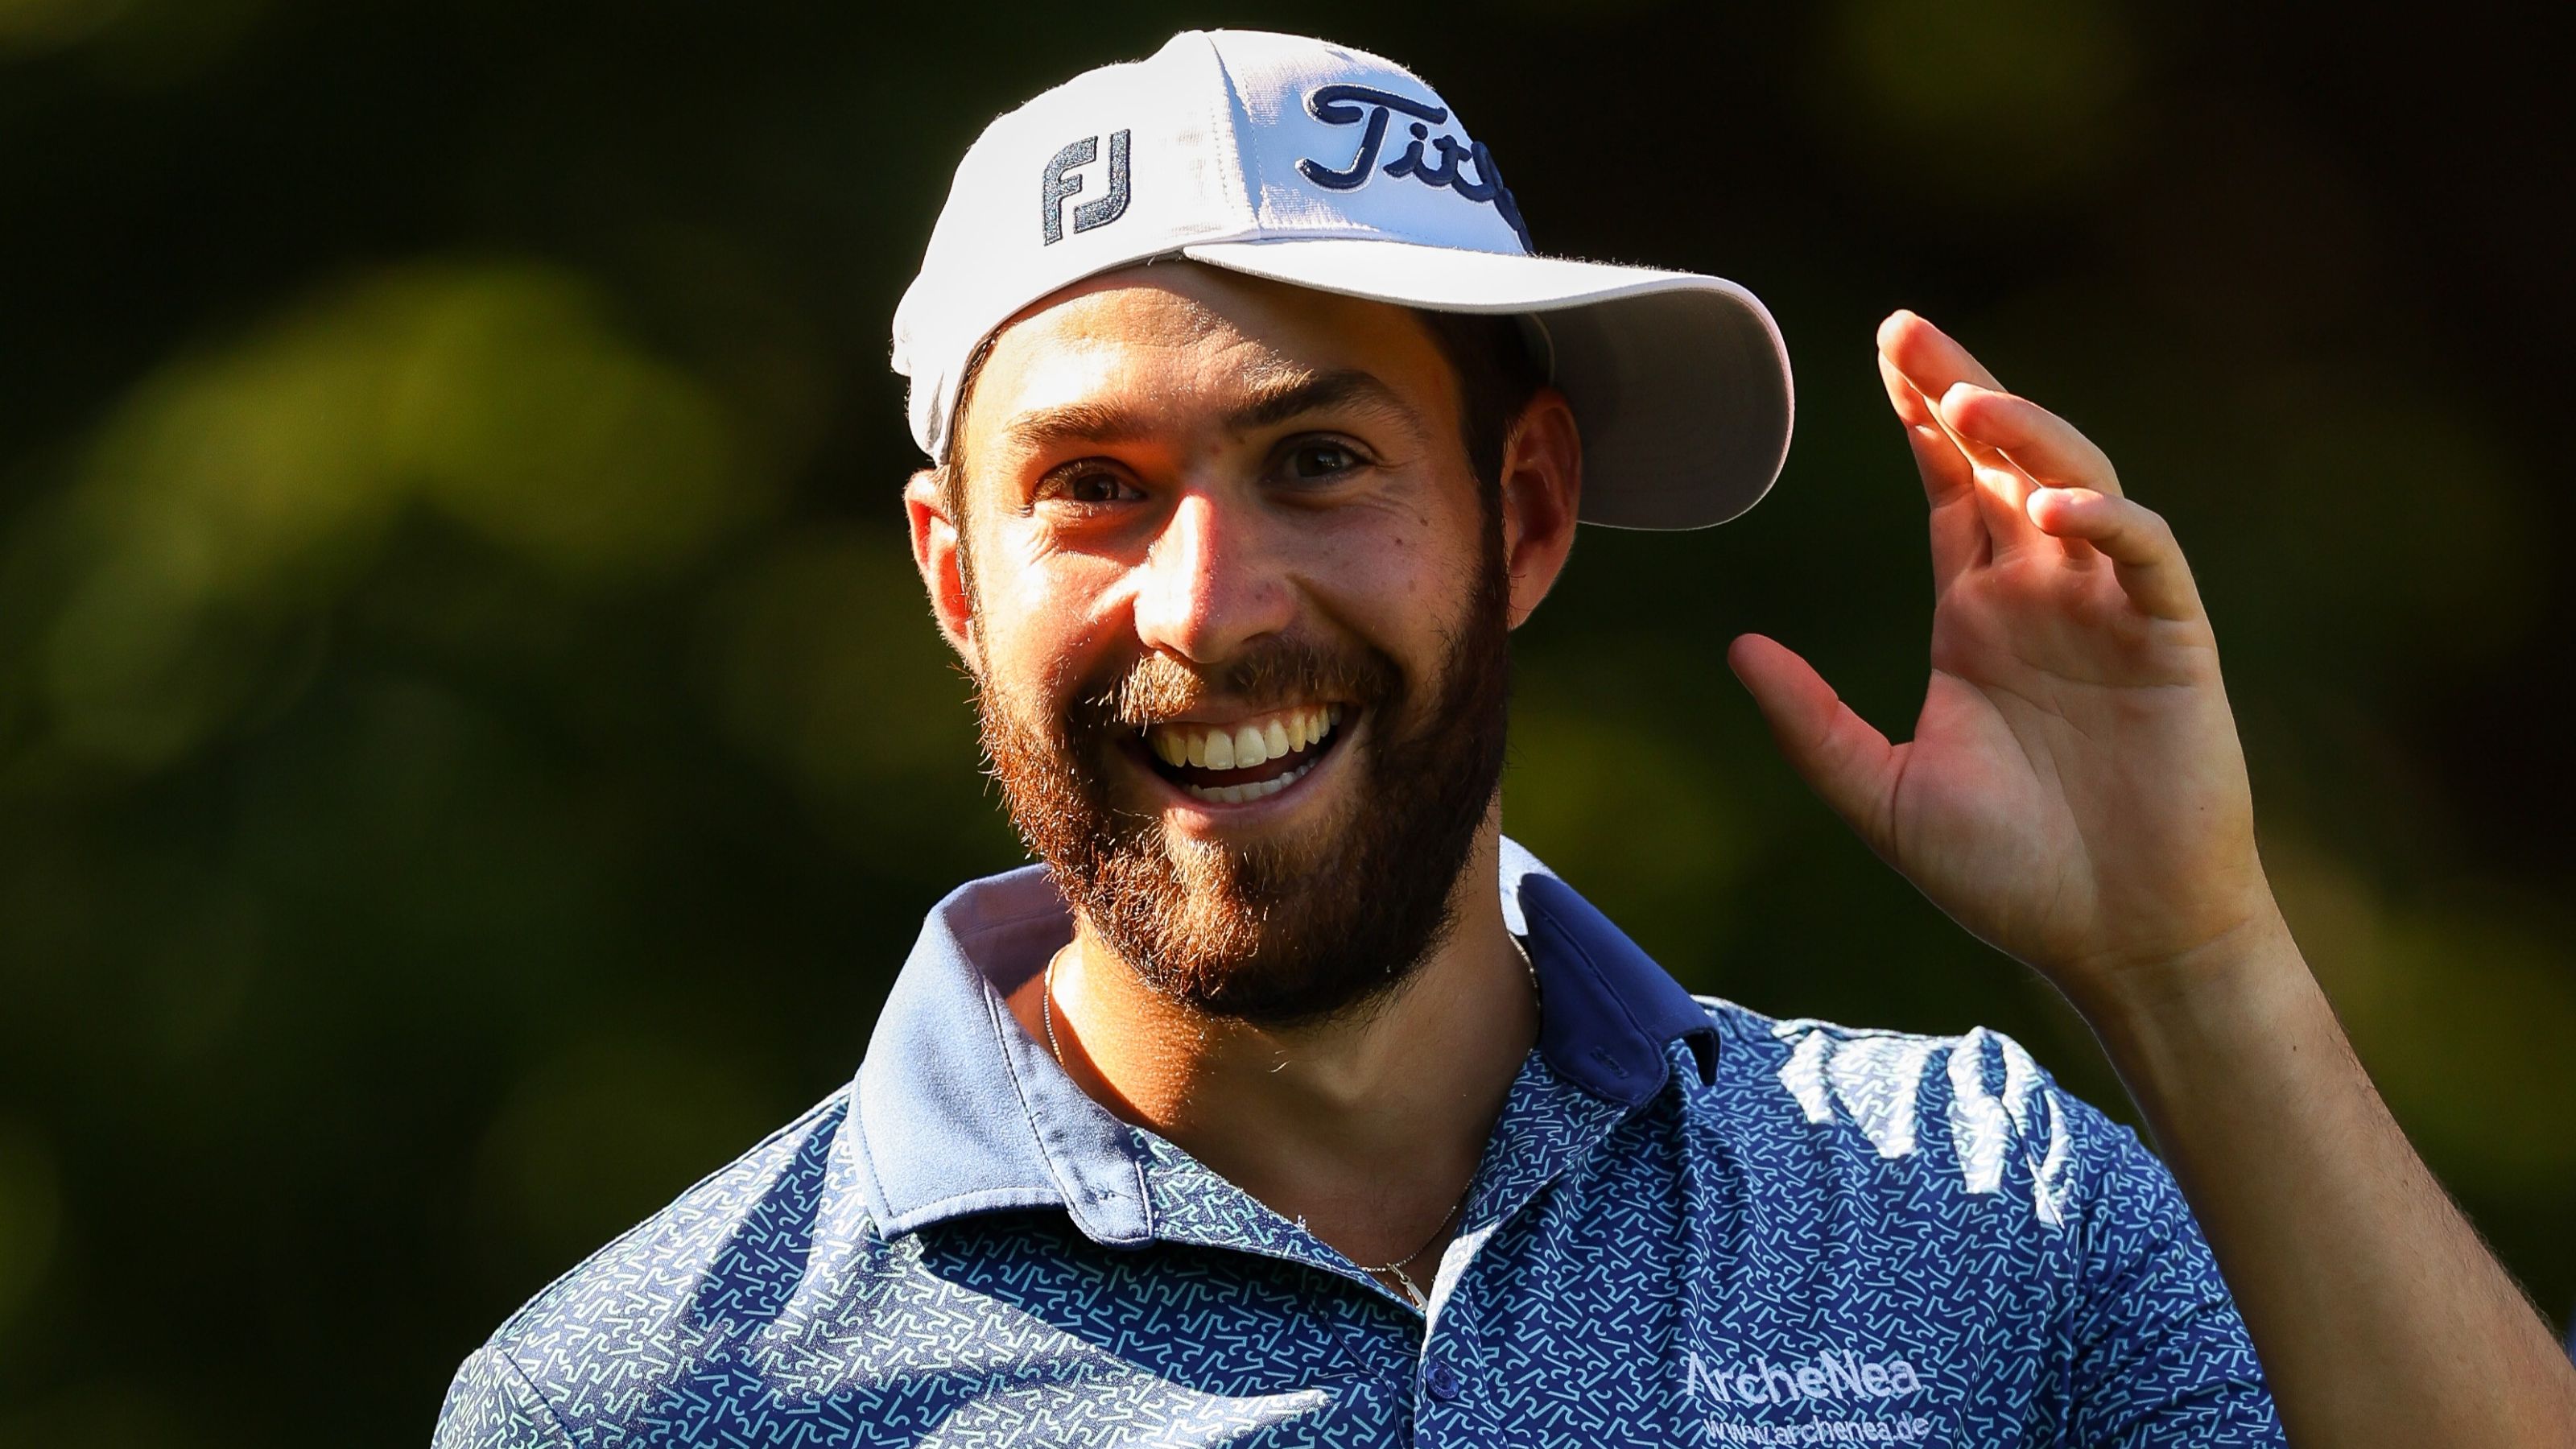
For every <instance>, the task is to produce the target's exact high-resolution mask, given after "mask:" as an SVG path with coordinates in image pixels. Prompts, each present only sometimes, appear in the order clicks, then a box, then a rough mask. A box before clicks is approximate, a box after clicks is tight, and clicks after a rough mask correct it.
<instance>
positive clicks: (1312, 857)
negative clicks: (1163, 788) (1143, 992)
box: [976, 519, 1511, 1026]
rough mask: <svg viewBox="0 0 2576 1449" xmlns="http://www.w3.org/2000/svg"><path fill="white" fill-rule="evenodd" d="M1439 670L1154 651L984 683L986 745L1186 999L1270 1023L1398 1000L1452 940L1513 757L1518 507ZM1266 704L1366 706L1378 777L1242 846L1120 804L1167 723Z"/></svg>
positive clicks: (1129, 953) (1346, 653)
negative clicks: (1032, 704) (1079, 676)
mask: <svg viewBox="0 0 2576 1449" xmlns="http://www.w3.org/2000/svg"><path fill="white" fill-rule="evenodd" d="M1484 554H1485V556H1484V559H1483V561H1482V564H1483V566H1482V567H1481V568H1480V569H1479V570H1478V577H1477V580H1476V582H1475V584H1474V586H1473V588H1472V589H1471V590H1470V598H1469V601H1468V608H1467V612H1466V617H1465V618H1464V619H1463V620H1462V621H1461V622H1460V623H1459V624H1458V626H1457V627H1456V628H1454V629H1452V630H1450V631H1449V632H1448V633H1447V636H1446V637H1445V639H1444V641H1443V648H1442V651H1441V655H1442V657H1441V659H1440V665H1439V674H1438V677H1437V678H1436V679H1434V680H1430V681H1426V682H1421V683H1417V682H1416V681H1414V680H1412V679H1410V678H1408V676H1407V675H1406V673H1405V671H1404V670H1403V669H1402V667H1401V666H1399V665H1398V664H1397V662H1396V661H1395V660H1394V659H1393V658H1392V657H1391V656H1389V655H1388V654H1386V653H1385V652H1384V651H1383V650H1380V649H1377V648H1374V647H1372V646H1368V645H1365V644H1356V643H1353V644H1341V643H1333V644H1327V643H1322V642H1315V641H1305V640H1295V639H1289V638H1282V637H1269V638H1264V639H1262V640H1259V641H1256V642H1255V643H1254V644H1253V645H1251V646H1249V647H1247V648H1246V649H1245V650H1244V651H1243V652H1242V653H1241V654H1240V655H1239V656H1238V657H1236V658H1234V659H1232V660H1229V661H1227V662H1226V663H1224V664H1222V665H1216V666H1210V667H1206V668H1203V669H1202V668H1194V667H1192V666H1190V665H1188V664H1185V663H1183V662H1181V661H1179V660H1176V659H1174V658H1172V657H1170V656H1168V655H1163V654H1149V655H1145V656H1143V657H1141V658H1139V659H1137V660H1135V661H1134V662H1133V663H1130V664H1127V665H1124V666H1123V667H1122V668H1120V669H1119V670H1118V671H1117V672H1116V673H1115V674H1114V675H1113V676H1112V677H1108V678H1102V679H1096V680H1092V681H1088V682H1086V683H1085V684H1084V685H1082V686H1078V687H1076V688H1074V689H1071V690H1068V691H1065V692H1064V693H1065V695H1066V697H1067V698H1069V699H1070V701H1071V702H1070V703H1068V704H1066V705H1064V706H1062V707H1059V708H1054V709H1046V708H1023V707H1021V705H1020V702H1019V701H1018V700H1016V699H1014V698H1011V697H1007V696H1006V695H1005V694H1004V693H1003V692H1002V691H1000V690H997V689H995V688H994V687H992V685H991V683H990V682H989V681H986V680H980V679H979V680H978V681H977V684H976V713H977V717H978V719H979V721H980V725H981V732H982V739H983V746H984V753H985V756H986V759H987V760H988V762H989V764H990V768H991V771H992V774H993V776H994V778H995V779H996V780H998V781H999V782H1000V783H1001V786H1002V794H1003V798H1004V801H1005V803H1006V804H1007V805H1008V807H1009V810H1010V814H1011V820H1012V822H1013V824H1015V825H1016V826H1017V827H1018V828H1019V832H1020V836H1021V839H1022V840H1024V841H1025V842H1026V843H1027V845H1028V847H1029V850H1030V852H1031V853H1032V854H1034V855H1036V856H1037V857H1038V858H1039V859H1041V860H1043V861H1045V862H1046V863H1047V866H1048V867H1049V869H1050V870H1051V871H1052V873H1053V875H1054V878H1055V882H1056V886H1057V889H1058V890H1060V891H1062V892H1063V894H1064V896H1065V899H1066V901H1067V902H1068V903H1069V904H1071V905H1072V907H1073V908H1074V910H1075V911H1076V912H1078V913H1079V914H1080V915H1081V917H1082V919H1083V920H1084V921H1086V922H1088V923H1089V925H1090V927H1091V929H1092V930H1093V931H1094V932H1095V933H1096V934H1097V935H1098V936H1099V937H1100V938H1101V939H1102V940H1103V941H1104V942H1106V943H1107V944H1108V945H1109V947H1110V948H1111V949H1113V950H1115V951H1116V952H1117V953H1118V954H1119V956H1120V957H1121V958H1123V959H1124V960H1125V961H1126V962H1127V963H1128V964H1129V965H1130V966H1131V967H1132V968H1133V969H1134V970H1135V971H1136V972H1137V973H1138V975H1139V976H1140V977H1141V978H1142V979H1143V981H1144V982H1145V984H1146V985H1147V986H1148V987H1149V988H1150V989H1152V990H1153V991H1155V992H1156V993H1158V994H1160V995H1162V996H1163V997H1165V998H1166V999H1169V1000H1172V1001H1174V1002H1177V1003H1179V1004H1181V1005H1183V1006H1186V1007H1189V1008H1191V1009H1193V1010H1196V1011H1198V1012H1201V1013H1204V1014H1208V1015H1213V1016H1220V1017H1228V1018H1233V1019H1236V1020H1242V1021H1247V1022H1251V1023H1254V1024H1257V1025H1263V1026H1279V1025H1288V1024H1294V1023H1298V1022H1304V1021H1312V1020H1315V1019H1318V1018H1322V1017H1328V1016H1334V1015H1338V1014H1341V1013H1345V1012H1349V1011H1352V1010H1355V1009H1364V1008H1365V1007H1367V1006H1368V1005H1370V1004H1372V1003H1374V1002H1377V1001H1381V1000H1383V999H1385V998H1386V997H1387V996H1388V995H1389V994H1391V993H1392V992H1393V991H1394V990H1395V988H1396V987H1397V986H1399V985H1401V984H1402V983H1403V982H1404V981H1405V980H1407V979H1408V978H1410V977H1411V976H1412V974H1413V973H1414V971H1415V970H1416V969H1417V968H1418V967H1419V966H1420V965H1421V964H1422V962H1423V961H1424V960H1425V959H1427V958H1428V957H1429V956H1430V954H1431V953H1432V952H1433V951H1434V950H1436V949H1437V948H1438V947H1439V946H1440V944H1441V943H1442V942H1443V941H1444V940H1446V939H1447V937H1448V934H1449V932H1450V931H1451V930H1452V929H1453V928H1454V926H1455V924H1456V906H1455V902H1454V897H1455V894H1456V890H1457V887H1458V883H1459V876H1460V874H1461V873H1462V872H1463V871H1464V870H1465V868H1466V864H1467V860H1468V855H1469V853H1470V852H1471V851H1472V850H1473V848H1474V846H1475V840H1476V832H1477V829H1478V827H1479V826H1481V825H1482V824H1483V823H1484V820H1485V818H1486V816H1487V814H1488V812H1489V810H1490V808H1491V806H1492V804H1493V800H1494V795H1495V792H1496V790H1497V789H1498V788H1499V787H1500V785H1501V781H1502V772H1503V759H1504V744H1505V717H1506V714H1507V709H1508V703H1509V695H1510V674H1511V666H1510V619H1509V597H1508V593H1507V581H1506V578H1505V573H1504V568H1503V561H1502V539H1501V529H1500V527H1499V520H1498V519H1489V523H1488V528H1487V538H1486V540H1485V549H1484ZM1210 698H1223V699H1225V700H1227V701H1228V702H1229V703H1239V704H1241V705H1243V706H1244V707H1246V708H1247V709H1249V710H1252V711H1262V710H1267V709H1271V708H1278V707H1284V706H1289V705H1296V704H1320V703H1323V702H1325V701H1334V700H1337V701H1341V702H1343V703H1344V706H1345V709H1344V714H1345V718H1346V719H1351V718H1354V717H1355V718H1356V719H1358V720H1364V721H1366V723H1367V725H1368V729H1367V731H1366V738H1364V739H1360V738H1352V737H1350V736H1349V735H1345V737H1344V738H1343V739H1342V740H1341V741H1340V743H1339V745H1338V748H1340V749H1350V748H1354V747H1356V748H1358V749H1359V750H1360V751H1361V753H1360V757H1359V758H1358V759H1357V760H1355V761H1353V762H1351V763H1353V764H1355V765H1357V766H1358V767H1359V776H1358V778H1357V779H1356V780H1355V781H1353V782H1352V786H1351V788H1348V789H1345V790H1344V791H1343V792H1342V796H1343V798H1342V801H1341V803H1340V805H1339V806H1338V807H1337V808H1336V809H1335V810H1334V811H1332V812H1331V813H1330V815H1329V816H1327V817H1326V818H1324V819H1321V820H1319V821H1315V822H1311V823H1309V824H1308V825H1306V826H1305V827H1304V828H1302V829H1300V830H1299V831H1297V832H1295V833H1293V834H1289V835H1283V836H1279V837H1276V838H1271V839H1264V840H1259V841H1255V842H1251V843H1248V844H1242V845H1233V844H1224V843H1214V842H1208V841H1201V840H1192V839H1188V838H1175V837H1174V836H1173V835H1171V834H1169V833H1167V832H1166V831H1165V830H1164V829H1163V826H1162V822H1161V819H1160V815H1159V812H1158V811H1155V810H1151V809H1141V808H1136V807H1132V806H1131V807H1121V806H1120V805H1119V804H1118V803H1117V802H1116V800H1115V799H1114V798H1113V795H1114V792H1113V790H1112V789H1111V786H1110V780H1111V778H1112V776H1111V771H1112V770H1113V769H1117V768H1122V766H1121V765H1120V764H1119V761H1118V757H1119V754H1120V753H1121V752H1122V751H1123V752H1125V753H1126V754H1127V756H1128V758H1129V760H1130V762H1131V763H1129V764H1128V765H1126V766H1123V768H1149V767H1148V766H1144V765H1141V764H1136V763H1133V762H1134V761H1137V760H1141V759H1143V758H1145V757H1146V756H1145V752H1143V751H1142V750H1140V749H1138V748H1137V735H1138V732H1139V731H1140V730H1141V729H1142V728H1143V727H1144V726H1145V725H1147V724H1151V723H1155V722H1158V721H1161V720H1166V719H1170V718H1173V717H1174V716H1177V715H1179V714H1182V713H1184V712H1186V711H1188V710H1190V709H1192V708H1194V707H1196V706H1197V704H1198V703H1199V702H1201V701H1203V700H1206V699H1210Z"/></svg>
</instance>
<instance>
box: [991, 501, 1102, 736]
mask: <svg viewBox="0 0 2576 1449" xmlns="http://www.w3.org/2000/svg"><path fill="white" fill-rule="evenodd" d="M988 560H989V561H990V562H989V563H988V562H987V561H988ZM976 563H977V570H976V574H975V598H976V605H977V607H976V620H975V627H976V635H977V639H978V641H979V643H980V645H981V648H982V653H983V656H984V665H985V669H986V671H987V673H988V675H989V676H990V678H989V679H988V681H987V682H988V683H989V684H991V685H993V686H996V687H1003V688H1008V689H1010V690H1012V691H1014V692H1015V693H1017V694H1019V695H1020V696H1022V697H1024V698H1032V699H1037V700H1044V701H1048V702H1051V703H1052V702H1056V701H1060V700H1061V698H1062V697H1063V695H1064V693H1065V692H1066V691H1067V690H1069V689H1072V688H1074V687H1076V685H1077V684H1078V683H1079V681H1080V680H1081V679H1082V678H1083V676H1084V674H1085V672H1086V671H1087V670H1088V669H1089V668H1090V667H1091V666H1092V665H1093V664H1094V663H1095V662H1096V661H1097V659H1098V656H1099V654H1100V652H1101V650H1102V649H1103V648H1104V647H1107V645H1108V644H1109V643H1111V642H1114V641H1112V640H1111V639H1110V635H1111V633H1112V632H1113V631H1111V630H1110V629H1109V628H1108V627H1107V625H1106V622H1105V615H1106V613H1107V600H1108V599H1109V597H1110V596H1111V594H1112V593H1113V592H1114V590H1115V586H1116V582H1117V574H1116V571H1115V570H1110V569H1103V568H1102V567H1101V566H1100V565H1099V564H1098V562H1097V561H1093V560H1082V559H1072V558H1067V557H1065V556H1062V555H1055V556H1041V557H1038V558H1035V559H1028V558H1023V557H1019V556H1016V555H1014V554H1013V553H1011V552H1010V544H1009V543H1008V542H1007V541H1006V542H1004V543H1003V544H1002V546H1001V547H1000V548H999V549H988V550H986V551H982V552H979V553H977V555H976Z"/></svg>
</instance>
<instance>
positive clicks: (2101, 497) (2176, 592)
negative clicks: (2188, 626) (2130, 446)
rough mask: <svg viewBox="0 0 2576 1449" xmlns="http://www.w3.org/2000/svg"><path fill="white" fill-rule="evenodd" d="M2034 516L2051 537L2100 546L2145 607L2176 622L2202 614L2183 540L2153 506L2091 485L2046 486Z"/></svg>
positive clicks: (2034, 497)
mask: <svg viewBox="0 0 2576 1449" xmlns="http://www.w3.org/2000/svg"><path fill="white" fill-rule="evenodd" d="M2030 521H2031V522H2032V523H2033V524H2036V525H2037V526H2038V527H2039V529H2040V531H2041V532H2043V533H2046V534H2048V535H2050V536H2051V537H2054V538H2069V539H2082V540H2084V541H2085V542H2087V543H2089V544H2091V545H2092V546H2093V547H2095V548H2097V549H2100V550H2101V551H2102V554H2103V556H2104V557H2106V558H2108V559H2110V560H2111V571H2112V573H2113V575H2114V576H2115V577H2117V578H2118V579H2119V581H2120V589H2121V591H2122V592H2123V593H2126V594H2127V595H2128V596H2129V601H2130V602H2131V603H2133V604H2136V605H2137V606H2138V608H2139V610H2140V611H2142V612H2144V613H2147V614H2150V615H2152V616H2154V617H2156V618H2159V619H2171V620H2175V621H2177V622H2180V621H2186V620H2193V619H2198V618H2200V617H2201V606H2200V587H2199V586H2198V585H2197V584H2195V583H2193V582H2192V578H2191V567H2190V565H2188V564H2186V563H2185V562H2184V561H2183V556H2182V545H2181V544H2179V543H2177V542H2175V541H2174V535H2173V527H2172V525H2170V524H2168V523H2166V522H2165V521H2164V518H2163V516H2162V515H2160V514H2158V513H2157V512H2156V511H2155V510H2154V509H2152V508H2149V507H2147V506H2146V505H2144V504H2142V503H2139V502H2136V501H2135V500H2133V499H2127V498H2114V497H2112V496H2110V495H2109V494H2107V493H2101V492H2097V491H2096V490H2094V489H2091V488H2042V489H2039V490H2037V491H2036V492H2034V493H2032V494H2031V496H2030Z"/></svg>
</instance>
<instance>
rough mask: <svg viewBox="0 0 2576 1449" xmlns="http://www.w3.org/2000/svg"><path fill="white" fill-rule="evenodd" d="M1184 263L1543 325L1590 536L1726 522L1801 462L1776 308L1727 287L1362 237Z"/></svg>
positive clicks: (1285, 243)
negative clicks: (1567, 411)
mask: <svg viewBox="0 0 2576 1449" xmlns="http://www.w3.org/2000/svg"><path fill="white" fill-rule="evenodd" d="M1182 255H1184V256H1187V257H1189V258H1190V259H1191V260H1193V261H1199V262H1205V263H1207V264H1208V265H1210V266H1217V267H1224V268H1226V269H1228V270H1229V271H1237V272H1244V273H1247V274H1249V275H1252V276H1256V277H1268V278H1271V279H1272V280H1274V281H1281V282H1289V283H1293V284H1295V285H1297V286H1301V287H1313V288H1316V289H1318V290H1320V291H1326V292H1341V293H1345V294H1348V295H1350V296H1355V297H1368V298H1372V299H1375V300H1378V301H1383V302H1398V303H1402V304H1404V305H1406V306H1411V307H1422V308H1427V309H1430V310H1432V311H1438V312H1500V313H1526V314H1533V315H1536V316H1538V317H1539V318H1540V320H1541V322H1542V324H1543V325H1544V326H1545V328H1546V330H1547V334H1548V338H1549V341H1550V343H1551V345H1552V348H1553V358H1552V362H1553V376H1554V381H1555V383H1556V386H1557V387H1558V388H1559V389H1561V390H1562V391H1563V392H1564V393H1565V396H1566V401H1567V402H1568V403H1570V404H1571V405H1572V406H1573V409H1574V419H1575V423H1576V425H1577V426H1578V427H1580V428H1581V429H1582V432H1583V508H1582V518H1583V521H1584V522H1586V523H1598V524H1605V525H1608V526H1610V527H1613V528H1706V527H1708V526H1709V525H1711V524H1717V523H1724V522H1726V521H1727V520H1728V519H1730V518H1733V517H1735V516H1736V515H1737V514H1740V513H1742V512H1743V511H1744V510H1746V509H1748V508H1751V507H1752V506H1753V505H1754V504H1755V503H1757V502H1759V501H1760V500H1761V497H1762V495H1763V494H1764V493H1767V492H1769V491H1770V488H1771V484H1772V481H1773V480H1775V479H1777V478H1778V477H1779V476H1780V465H1781V463H1782V462H1783V461H1784V460H1785V459H1786V458H1787V457H1788V453H1789V428H1790V422H1791V419H1792V417H1793V416H1794V413H1795V393H1794V390H1793V389H1792V387H1791V384H1790V378H1789V352H1788V349H1787V348H1786V347H1784V346H1783V345H1782V344H1781V341H1780V329H1779V326H1778V324H1776V323H1774V322H1773V321H1772V320H1771V313H1770V312H1769V311H1768V310H1767V309H1765V308H1764V307H1763V305H1762V303H1761V302H1760V301H1758V300H1756V299H1755V297H1754V296H1753V294H1752V293H1750V292H1748V291H1746V290H1744V289H1743V288H1742V287H1739V286H1737V285H1736V284H1735V283H1733V282H1730V281H1727V280H1726V279H1724V278H1722V277H1705V276H1700V275H1698V274H1696V273H1692V272H1664V271H1654V270H1650V269H1648V268H1644V267H1623V266H1617V265H1613V264H1611V263H1608V262H1584V261H1574V260H1571V259H1568V258H1563V257H1533V256H1521V255H1515V254H1511V253H1504V252H1476V251H1464V250H1460V249H1458V248H1455V247H1434V246H1422V245H1419V244H1416V243H1413V242H1399V241H1377V240H1370V239H1363V238H1353V237H1293V238H1280V239H1277V240H1270V241H1233V242H1208V243H1202V244H1199V245H1196V246H1189V247H1185V248H1183V249H1182Z"/></svg>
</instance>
